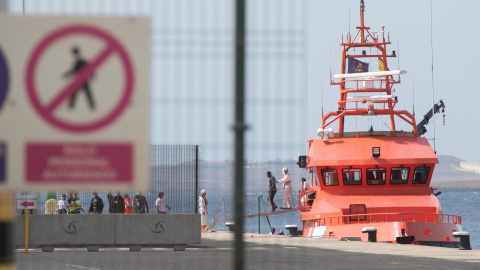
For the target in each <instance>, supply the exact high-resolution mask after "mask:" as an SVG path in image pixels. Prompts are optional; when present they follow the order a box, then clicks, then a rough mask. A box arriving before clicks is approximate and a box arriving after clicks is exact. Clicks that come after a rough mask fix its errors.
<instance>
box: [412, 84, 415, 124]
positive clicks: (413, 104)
mask: <svg viewBox="0 0 480 270" xmlns="http://www.w3.org/2000/svg"><path fill="white" fill-rule="evenodd" d="M412 107H413V110H412V111H413V117H414V118H415V76H413V99H412Z"/></svg>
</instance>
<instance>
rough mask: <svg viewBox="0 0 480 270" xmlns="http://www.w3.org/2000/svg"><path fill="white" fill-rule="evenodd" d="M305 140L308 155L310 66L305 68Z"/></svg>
mask: <svg viewBox="0 0 480 270" xmlns="http://www.w3.org/2000/svg"><path fill="white" fill-rule="evenodd" d="M305 119H306V123H305V138H306V142H307V144H306V149H307V153H308V66H305Z"/></svg>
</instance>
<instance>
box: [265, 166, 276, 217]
mask: <svg viewBox="0 0 480 270" xmlns="http://www.w3.org/2000/svg"><path fill="white" fill-rule="evenodd" d="M267 177H268V201H269V202H270V207H271V208H272V212H273V211H275V209H277V206H276V205H275V202H274V201H273V198H274V197H275V194H276V193H277V185H276V184H275V183H276V179H275V176H273V175H272V173H271V172H270V171H268V172H267Z"/></svg>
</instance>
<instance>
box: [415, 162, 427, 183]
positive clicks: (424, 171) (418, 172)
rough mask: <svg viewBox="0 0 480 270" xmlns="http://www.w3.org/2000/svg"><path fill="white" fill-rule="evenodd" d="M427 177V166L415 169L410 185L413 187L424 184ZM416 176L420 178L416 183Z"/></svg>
mask: <svg viewBox="0 0 480 270" xmlns="http://www.w3.org/2000/svg"><path fill="white" fill-rule="evenodd" d="M429 175H430V167H428V166H422V167H415V170H414V171H413V178H412V184H415V185H422V184H426V183H427V180H428V176H429ZM417 176H418V177H421V179H420V181H417V179H418V178H417Z"/></svg>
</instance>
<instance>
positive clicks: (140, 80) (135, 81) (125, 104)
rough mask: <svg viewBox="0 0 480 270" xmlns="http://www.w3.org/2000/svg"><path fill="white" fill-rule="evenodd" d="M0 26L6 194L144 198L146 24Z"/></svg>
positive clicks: (46, 20) (1, 172)
mask: <svg viewBox="0 0 480 270" xmlns="http://www.w3.org/2000/svg"><path fill="white" fill-rule="evenodd" d="M0 25H5V26H7V25H8V27H1V28H0V36H1V37H2V38H1V39H0V129H1V133H0V189H4V188H7V189H29V190H30V189H34V190H35V189H42V190H45V189H65V188H77V189H81V188H89V189H90V188H95V189H101V188H105V189H111V188H112V187H115V189H137V190H147V189H148V186H149V156H148V155H149V151H148V145H149V135H148V125H149V119H148V115H149V93H150V90H149V65H150V64H149V51H150V45H149V31H150V30H149V20H148V19H145V18H141V19H136V18H81V17H78V18H75V17H73V18H72V17H68V18H62V17H12V16H0Z"/></svg>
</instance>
